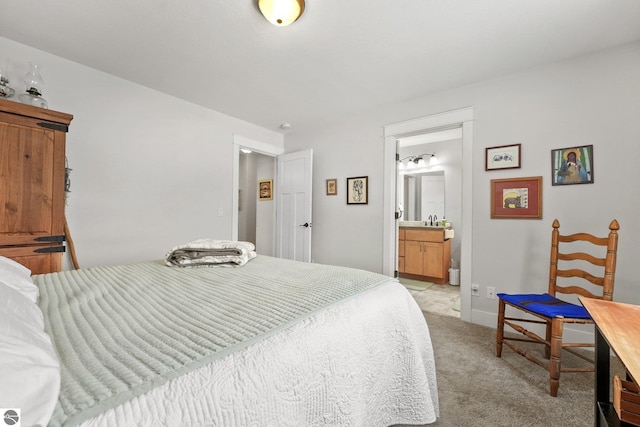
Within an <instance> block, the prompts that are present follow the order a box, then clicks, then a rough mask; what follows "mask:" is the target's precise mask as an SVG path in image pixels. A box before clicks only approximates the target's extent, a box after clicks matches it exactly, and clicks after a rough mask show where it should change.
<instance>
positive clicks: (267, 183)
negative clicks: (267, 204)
mask: <svg viewBox="0 0 640 427" xmlns="http://www.w3.org/2000/svg"><path fill="white" fill-rule="evenodd" d="M272 199H273V181H272V180H270V179H261V180H260V181H258V200H272Z"/></svg>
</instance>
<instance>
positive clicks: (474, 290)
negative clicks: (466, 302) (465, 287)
mask: <svg viewBox="0 0 640 427" xmlns="http://www.w3.org/2000/svg"><path fill="white" fill-rule="evenodd" d="M471 296H474V297H479V296H480V285H478V284H477V283H472V284H471Z"/></svg>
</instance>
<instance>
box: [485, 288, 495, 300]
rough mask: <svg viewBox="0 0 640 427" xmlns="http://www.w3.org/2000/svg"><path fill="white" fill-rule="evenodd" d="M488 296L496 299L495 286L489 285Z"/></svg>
mask: <svg viewBox="0 0 640 427" xmlns="http://www.w3.org/2000/svg"><path fill="white" fill-rule="evenodd" d="M487 298H489V299H496V288H495V287H493V286H487Z"/></svg>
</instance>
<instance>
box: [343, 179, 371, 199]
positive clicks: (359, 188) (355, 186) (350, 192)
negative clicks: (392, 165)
mask: <svg viewBox="0 0 640 427" xmlns="http://www.w3.org/2000/svg"><path fill="white" fill-rule="evenodd" d="M367 203H369V177H368V176H356V177H353V178H347V204H348V205H366V204H367Z"/></svg>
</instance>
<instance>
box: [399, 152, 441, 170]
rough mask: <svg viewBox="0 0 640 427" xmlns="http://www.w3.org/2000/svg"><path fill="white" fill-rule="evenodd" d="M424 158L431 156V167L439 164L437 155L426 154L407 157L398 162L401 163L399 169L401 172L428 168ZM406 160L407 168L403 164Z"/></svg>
mask: <svg viewBox="0 0 640 427" xmlns="http://www.w3.org/2000/svg"><path fill="white" fill-rule="evenodd" d="M424 156H429V166H435V165H437V164H438V163H439V162H438V158H437V157H436V153H424V154H420V155H417V156H407V157H405V158H403V159H400V160H398V162H400V165H399V166H398V168H399V169H401V170H404V169H417V168H423V167H425V166H426V164H425V161H424V158H423V157H424ZM405 160H406V161H407V164H406V166H405V164H404V163H403V162H404V161H405Z"/></svg>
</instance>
